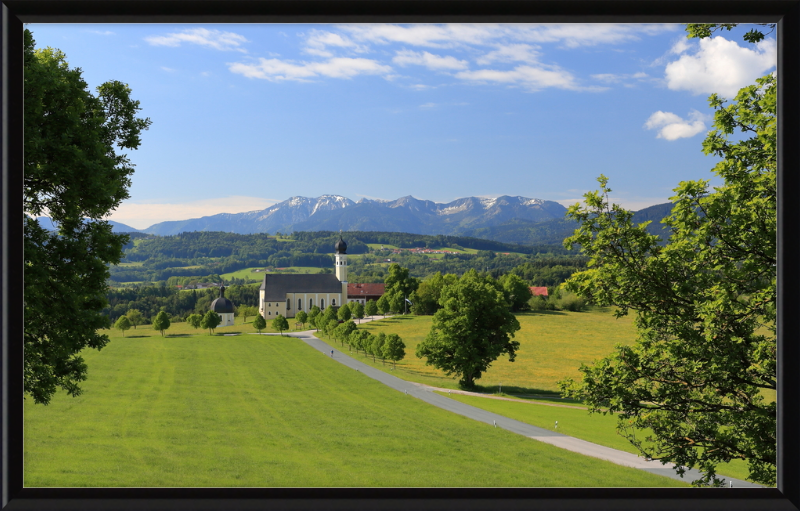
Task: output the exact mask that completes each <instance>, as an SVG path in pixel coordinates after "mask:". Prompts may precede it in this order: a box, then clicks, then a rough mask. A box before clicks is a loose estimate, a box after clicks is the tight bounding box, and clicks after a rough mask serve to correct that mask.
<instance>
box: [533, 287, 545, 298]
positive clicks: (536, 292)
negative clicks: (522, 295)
mask: <svg viewBox="0 0 800 511" xmlns="http://www.w3.org/2000/svg"><path fill="white" fill-rule="evenodd" d="M530 289H531V294H532V295H533V296H547V288H546V287H535V286H531V288H530Z"/></svg>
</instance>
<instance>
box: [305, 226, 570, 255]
mask: <svg viewBox="0 0 800 511" xmlns="http://www.w3.org/2000/svg"><path fill="white" fill-rule="evenodd" d="M291 236H292V239H296V240H313V239H314V238H315V237H316V236H328V237H330V236H334V237H336V238H337V239H338V236H339V233H333V232H330V231H320V232H295V233H293V234H292V235H291ZM344 236H345V237H346V238H347V239H346V240H345V241H347V252H348V253H353V254H356V253H359V252H351V250H350V240H353V241H354V242H355V241H357V242H360V243H380V244H383V245H394V246H396V247H398V248H448V247H450V248H471V249H474V250H491V251H493V252H519V253H522V254H537V253H542V252H550V253H552V252H553V251H555V252H557V253H559V254H567V253H569V251H567V250H566V249H565V248H563V247H561V246H560V244H558V243H554V244H552V245H541V244H537V245H519V244H516V243H501V242H498V241H491V240H486V239H480V238H470V237H465V236H445V235H427V234H411V233H406V232H379V231H348V232H347V233H345V234H344Z"/></svg>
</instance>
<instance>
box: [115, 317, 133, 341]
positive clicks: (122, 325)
mask: <svg viewBox="0 0 800 511" xmlns="http://www.w3.org/2000/svg"><path fill="white" fill-rule="evenodd" d="M130 327H131V322H130V320H129V319H128V318H127V316H122V317H120V318H119V319H118V320H117V322H116V323H114V328H116V329H117V330H121V331H122V336H123V337H125V330H128V329H130Z"/></svg>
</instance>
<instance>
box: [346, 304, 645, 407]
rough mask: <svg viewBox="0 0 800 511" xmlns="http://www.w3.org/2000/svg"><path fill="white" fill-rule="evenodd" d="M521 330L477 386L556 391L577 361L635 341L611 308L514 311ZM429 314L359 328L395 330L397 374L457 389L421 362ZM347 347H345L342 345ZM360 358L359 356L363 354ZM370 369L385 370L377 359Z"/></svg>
mask: <svg viewBox="0 0 800 511" xmlns="http://www.w3.org/2000/svg"><path fill="white" fill-rule="evenodd" d="M517 320H518V321H519V323H520V327H521V328H520V330H519V331H518V332H517V333H516V335H515V337H514V339H515V340H517V341H519V343H520V348H519V350H518V351H517V356H516V359H515V361H514V362H509V361H508V357H506V356H503V357H500V358H499V359H497V360H496V361H495V362H494V363H493V364H492V365H491V366H490V367H489V370H488V371H487V372H486V373H485V374H484V375H483V376H482V377H481V379H480V380H478V382H477V383H478V385H479V389H482V390H484V391H491V392H495V391H497V390H498V387H499V385H501V384H502V386H503V390H504V391H506V392H508V393H511V394H542V393H545V394H546V393H555V392H558V384H557V382H558V381H559V380H561V379H563V378H566V377H572V378H578V377H580V374H581V373H580V372H579V371H578V368H579V367H580V365H581V363H584V364H590V363H591V362H592V361H594V360H596V359H599V358H602V357H604V356H606V355H608V354H609V353H611V352H612V351H613V349H614V346H615V345H616V344H630V343H633V341H634V340H635V339H636V331H635V328H634V325H633V319H632V318H631V317H623V318H620V319H616V318H614V316H613V314H612V313H611V310H610V309H605V308H594V309H592V310H590V311H588V312H561V311H540V312H525V313H521V314H517ZM432 321H433V317H432V316H412V315H407V316H402V315H399V316H388V317H387V318H386V319H379V320H377V321H373V322H370V323H366V324H364V325H363V326H360V327H359V328H363V329H365V330H369V331H370V332H373V333H377V332H385V333H396V334H398V335H399V336H400V337H401V338H402V339H403V342H404V343H405V345H406V357H405V359H404V360H401V361H400V362H398V363H397V370H396V371H397V372H396V375H397V376H399V377H400V378H403V379H407V380H410V381H416V382H419V383H425V384H427V385H433V386H436V387H443V388H452V389H455V388H458V384H457V380H455V379H453V378H452V377H448V376H447V375H445V374H444V373H443V372H442V371H440V370H438V369H436V368H434V367H431V366H426V365H425V361H424V360H423V359H419V358H417V357H416V355H415V354H414V353H415V350H416V347H417V344H419V343H420V342H421V341H422V340H423V339H425V336H426V335H427V334H428V332H429V331H430V328H431V324H432ZM345 349H346V348H345ZM361 360H364V357H363V356H362V358H361ZM371 361H372V357H369V360H368V362H369V363H370V364H371V365H374V367H377V368H382V369H385V370H389V369H390V366H385V365H383V364H381V362H380V359H379V360H378V361H377V363H373V362H371Z"/></svg>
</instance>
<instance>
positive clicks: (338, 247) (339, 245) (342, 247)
mask: <svg viewBox="0 0 800 511" xmlns="http://www.w3.org/2000/svg"><path fill="white" fill-rule="evenodd" d="M333 248H334V250H335V251H336V253H337V254H346V253H347V243H345V242H344V240H343V239H342V237H341V236H339V241H337V242H336V244H335V245H334V246H333Z"/></svg>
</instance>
